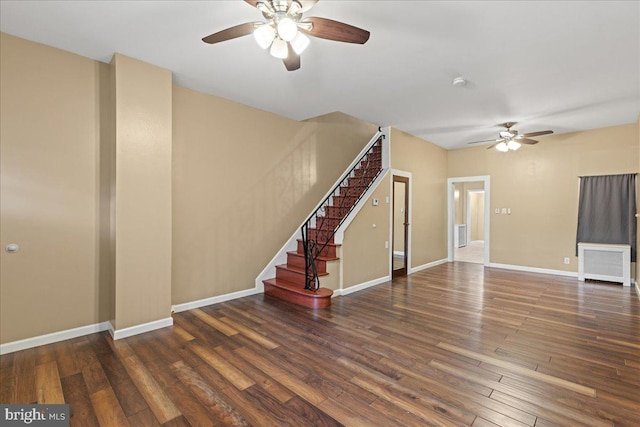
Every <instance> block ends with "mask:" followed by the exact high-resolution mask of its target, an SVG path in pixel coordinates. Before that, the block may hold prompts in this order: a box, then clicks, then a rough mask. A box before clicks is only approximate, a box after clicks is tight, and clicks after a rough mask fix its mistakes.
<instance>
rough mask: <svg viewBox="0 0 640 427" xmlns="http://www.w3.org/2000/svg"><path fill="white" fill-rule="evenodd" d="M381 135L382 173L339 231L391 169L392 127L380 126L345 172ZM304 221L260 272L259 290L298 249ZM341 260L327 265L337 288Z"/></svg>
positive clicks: (257, 287)
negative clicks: (382, 138)
mask: <svg viewBox="0 0 640 427" xmlns="http://www.w3.org/2000/svg"><path fill="white" fill-rule="evenodd" d="M380 136H384V140H383V143H382V171H381V172H380V174H378V177H377V178H376V179H375V180H374V181H373V183H372V184H371V186H370V187H369V189H368V190H367V191H366V192H365V193H364V195H363V196H362V198H361V199H360V201H359V202H358V203H357V204H356V206H355V207H354V209H353V210H352V211H351V213H350V214H349V215H348V216H347V217H346V218H345V221H344V223H343V224H342V225H341V226H340V228H339V229H338V232H339V231H340V230H344V229H346V227H344V225H345V224H347V223H350V222H351V221H352V220H353V218H355V216H356V215H357V213H358V211H359V210H360V209H362V207H363V206H364V203H366V200H368V199H369V196H371V194H372V193H373V191H374V190H375V189H376V188H377V187H378V185H379V184H380V181H381V180H382V178H383V177H384V176H385V175H386V174H387V173H388V171H389V165H390V160H389V154H390V148H389V147H390V145H389V142H390V137H391V128H390V127H385V128H380V129H379V131H378V132H376V134H375V135H374V136H373V137H372V138H371V140H370V141H369V142H368V143H367V144H366V145H365V146H364V148H363V149H362V150H361V151H360V153H359V154H358V155H357V156H356V157H355V159H354V160H353V161H352V162H351V164H350V165H349V166H347V168H346V169H345V172H346V171H349V170H351V169H352V168H353V167H354V166H355V165H356V164H357V163H358V160H359V159H360V158H361V157H362V156H363V155H364V153H366V152H367V151H368V150H369V149H370V148H371V146H373V145H374V144H375V143H376V141H377V140H378V138H380ZM343 175H344V174H343ZM343 175H341V176H340V177H339V178H338V179H337V180H336V182H335V183H334V184H333V185H332V186H331V187H330V189H329V191H327V193H326V194H325V195H324V196H323V197H322V198H321V199H320V200H321V201H320V202H319V203H318V204H317V205H316V206H315V207H314V208H313V210H311V212H315V211H316V210H317V209H318V208H319V207H320V205H321V204H322V201H324V200H325V199H326V198H327V196H329V195H330V194H331V189H333V188H334V187H335V186H337V185H338V184H339V183H340V182H342V181H343V178H344V176H343ZM311 212H310V214H311ZM304 223H306V218H305V220H304V222H302V223H301V224H300V225H298V227H297V228H296V229H295V231H294V232H293V234H292V235H291V237H290V238H289V240H287V241H286V242H285V244H284V245H283V246H282V248H280V250H279V251H278V252H277V253H276V254H275V256H274V257H273V258H272V259H271V261H269V263H268V264H267V265H266V266H265V268H264V269H263V270H262V271H261V272H260V274H258V277H256V280H255V289H256V290H257V291H259V292H264V283H263V280H267V279H269V278H272V277H275V276H276V265H281V264H286V263H287V252H291V251H295V250H296V248H297V246H298V239H299V238H300V237H301V235H300V229H301V228H302V226H303V225H304ZM338 232H336V235H335V236H334V239H337V238H338ZM343 236H344V232H342V233H340V236H339V239H340V242H342V238H343ZM336 243H337V242H336ZM339 262H340V260H339V259H338V260H335V261H330V262H329V263H328V265H327V268H328V269H329V268H330V269H331V272H335V273H336V275H335V276H334V278H333V279H330V280H329V281H330V283H333V282H334V280H335V278H336V276H337V277H338V279H337V281H336V285H335V286H338V288H337V289H339V288H341V287H342V277H341V274H339V273H338V272H339V271H341V269H340V268H339V264H337V263H339ZM331 272H330V273H329V274H330V275H331ZM330 289H332V290H334V289H333V288H330ZM334 295H335V294H334Z"/></svg>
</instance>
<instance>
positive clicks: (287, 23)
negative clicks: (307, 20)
mask: <svg viewBox="0 0 640 427" xmlns="http://www.w3.org/2000/svg"><path fill="white" fill-rule="evenodd" d="M297 33H298V26H297V25H296V23H295V22H293V19H291V18H282V19H281V20H280V22H278V35H279V36H280V38H281V39H282V40H284V41H287V42H290V41H291V40H293V38H294V37H295V36H296V34H297Z"/></svg>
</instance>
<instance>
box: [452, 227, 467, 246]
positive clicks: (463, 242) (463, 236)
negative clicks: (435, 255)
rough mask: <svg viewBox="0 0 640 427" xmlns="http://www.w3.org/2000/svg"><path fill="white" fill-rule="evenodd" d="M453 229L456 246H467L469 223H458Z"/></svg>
mask: <svg viewBox="0 0 640 427" xmlns="http://www.w3.org/2000/svg"><path fill="white" fill-rule="evenodd" d="M453 231H454V233H453V234H454V236H453V241H454V242H455V245H456V248H461V247H463V246H467V224H456V225H455V227H454V229H453Z"/></svg>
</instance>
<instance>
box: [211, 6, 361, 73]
mask: <svg viewBox="0 0 640 427" xmlns="http://www.w3.org/2000/svg"><path fill="white" fill-rule="evenodd" d="M245 2H246V3H249V4H250V5H251V6H253V7H255V8H257V9H258V10H259V11H260V12H262V16H263V17H264V18H265V20H266V22H247V23H245V24H240V25H236V26H234V27H231V28H227V29H226V30H222V31H219V32H217V33H213V34H211V35H209V36H207V37H204V38H203V39H202V41H203V42H205V43H209V44H214V43H219V42H223V41H226V40H231V39H235V38H237V37H242V36H246V35H249V34H252V33H253V35H254V37H255V39H256V41H257V42H258V45H260V47H262V48H263V49H270V53H271V55H272V56H274V57H276V58H279V59H282V61H283V62H284V65H285V67H286V68H287V70H289V71H294V70H297V69H298V68H300V54H301V53H302V52H303V51H304V50H305V49H306V47H307V46H308V45H309V38H308V37H307V36H306V35H310V36H313V37H318V38H321V39H327V40H334V41H339V42H346V43H357V44H365V43H366V42H367V40H369V31H366V30H363V29H361V28H357V27H354V26H353V25H349V24H345V23H342V22H338V21H333V20H331V19H327V18H317V17H309V18H303V17H302V15H303V13H305V12H306V11H308V10H309V9H311V8H312V7H313V6H314V5H315V4H316V3H317V2H318V0H306V1H305V0H264V1H256V0H245ZM305 34H306V35H305Z"/></svg>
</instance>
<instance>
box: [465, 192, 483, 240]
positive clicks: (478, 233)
mask: <svg viewBox="0 0 640 427" xmlns="http://www.w3.org/2000/svg"><path fill="white" fill-rule="evenodd" d="M469 219H470V224H469V226H470V230H468V233H469V237H470V239H471V241H472V242H473V241H476V240H484V193H482V192H471V193H469Z"/></svg>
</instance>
